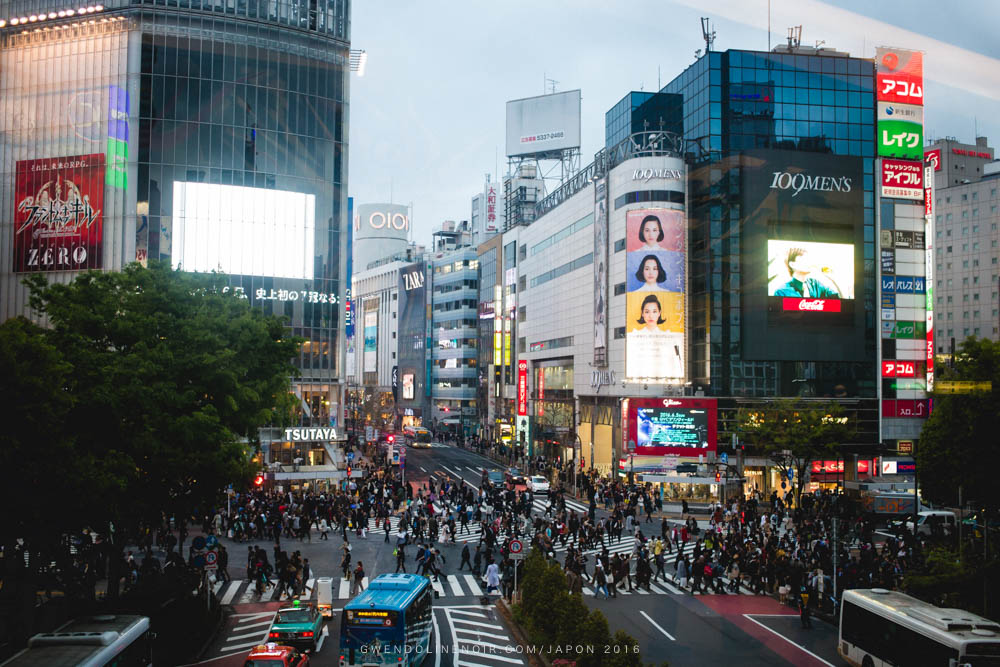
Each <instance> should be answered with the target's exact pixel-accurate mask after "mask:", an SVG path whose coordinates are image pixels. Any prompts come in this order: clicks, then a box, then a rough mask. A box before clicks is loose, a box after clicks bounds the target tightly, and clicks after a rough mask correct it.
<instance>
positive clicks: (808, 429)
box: [736, 399, 854, 505]
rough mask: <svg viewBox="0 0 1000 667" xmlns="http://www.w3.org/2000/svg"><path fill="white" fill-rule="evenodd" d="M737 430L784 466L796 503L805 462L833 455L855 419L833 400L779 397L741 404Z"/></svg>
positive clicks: (800, 490)
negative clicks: (759, 403)
mask: <svg viewBox="0 0 1000 667" xmlns="http://www.w3.org/2000/svg"><path fill="white" fill-rule="evenodd" d="M736 432H737V434H738V435H739V437H740V439H742V440H744V441H745V442H748V443H750V444H751V445H753V446H755V448H756V449H757V451H758V452H760V453H762V454H764V455H765V456H766V457H767V458H769V459H770V460H771V461H773V462H774V463H775V464H777V465H778V466H780V467H781V468H782V469H783V470H785V473H786V476H787V477H790V478H791V479H792V489H793V490H794V492H795V504H796V505H798V504H799V501H800V500H801V497H802V486H803V483H804V480H805V473H806V468H807V466H809V464H810V462H812V461H813V460H815V459H823V458H828V457H830V456H834V455H836V452H837V445H840V444H843V443H844V442H845V441H846V440H848V439H849V438H850V437H851V434H852V433H853V432H854V423H853V422H852V419H851V417H850V416H849V415H847V414H846V413H845V411H844V409H843V408H842V407H841V406H840V404H838V403H835V402H828V403H818V402H811V401H810V402H807V401H803V400H801V399H778V400H775V401H773V402H770V403H767V404H766V405H763V406H758V407H753V408H741V409H740V411H739V414H738V416H737V424H736Z"/></svg>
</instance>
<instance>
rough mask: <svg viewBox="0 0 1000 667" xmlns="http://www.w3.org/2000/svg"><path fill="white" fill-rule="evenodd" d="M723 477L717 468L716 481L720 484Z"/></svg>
mask: <svg viewBox="0 0 1000 667" xmlns="http://www.w3.org/2000/svg"><path fill="white" fill-rule="evenodd" d="M721 479H722V473H720V472H719V471H718V470H716V471H715V483H716V484H718V483H719V480H721Z"/></svg>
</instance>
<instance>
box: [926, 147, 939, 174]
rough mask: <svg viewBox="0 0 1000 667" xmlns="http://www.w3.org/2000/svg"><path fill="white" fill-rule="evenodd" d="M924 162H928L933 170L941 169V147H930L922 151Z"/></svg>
mask: <svg viewBox="0 0 1000 667" xmlns="http://www.w3.org/2000/svg"><path fill="white" fill-rule="evenodd" d="M924 162H926V163H928V164H930V165H931V166H932V167H933V169H934V171H941V149H940V148H931V149H929V150H926V151H924Z"/></svg>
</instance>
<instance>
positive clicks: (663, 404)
mask: <svg viewBox="0 0 1000 667" xmlns="http://www.w3.org/2000/svg"><path fill="white" fill-rule="evenodd" d="M627 411H628V412H627V415H628V416H627V420H628V421H627V438H626V440H627V441H628V442H634V443H635V453H636V454H637V455H640V456H667V455H676V456H685V457H694V458H697V457H698V456H699V455H704V454H707V453H708V452H714V451H716V450H717V446H718V443H717V441H716V437H717V436H716V419H717V411H716V402H715V399H706V398H633V399H629V402H628V407H627Z"/></svg>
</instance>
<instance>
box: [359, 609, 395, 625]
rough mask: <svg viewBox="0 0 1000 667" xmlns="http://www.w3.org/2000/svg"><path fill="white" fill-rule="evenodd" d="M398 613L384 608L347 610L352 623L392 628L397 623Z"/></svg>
mask: <svg viewBox="0 0 1000 667" xmlns="http://www.w3.org/2000/svg"><path fill="white" fill-rule="evenodd" d="M398 615H399V614H398V613H397V612H395V611H385V610H382V609H357V610H348V611H347V622H348V623H350V624H351V625H361V626H373V625H375V626H379V627H383V628H391V627H392V626H394V625H395V624H396V619H397V617H398Z"/></svg>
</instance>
